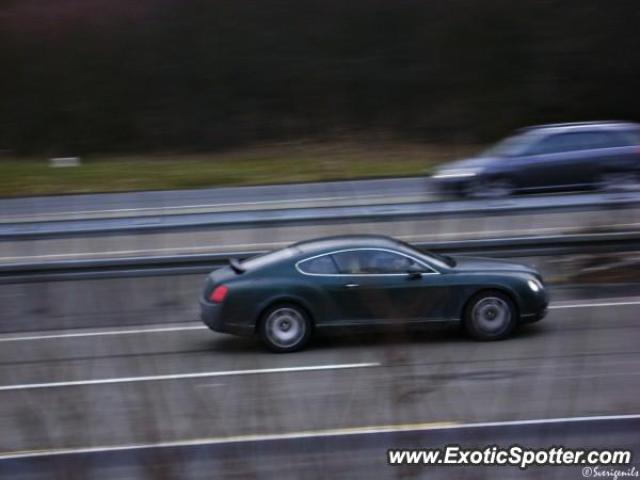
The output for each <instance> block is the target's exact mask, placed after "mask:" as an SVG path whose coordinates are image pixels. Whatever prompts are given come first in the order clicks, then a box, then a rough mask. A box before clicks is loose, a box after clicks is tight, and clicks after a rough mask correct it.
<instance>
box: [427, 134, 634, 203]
mask: <svg viewBox="0 0 640 480" xmlns="http://www.w3.org/2000/svg"><path fill="white" fill-rule="evenodd" d="M431 178H432V181H433V183H434V185H435V186H436V188H437V189H438V190H439V191H441V192H445V193H453V194H458V195H463V196H471V197H501V196H507V195H510V194H512V193H516V192H529V191H531V192H533V191H551V190H574V189H585V188H602V189H606V190H630V189H636V188H637V187H638V185H639V184H640V124H637V123H630V122H583V123H564V124H553V125H542V126H537V127H529V128H525V129H523V130H520V131H518V132H516V134H515V135H513V136H512V137H509V138H507V139H505V140H503V141H501V142H500V143H498V144H496V145H495V146H494V147H492V148H490V149H489V150H487V151H485V152H483V153H481V154H480V155H478V156H477V157H474V158H470V159H466V160H461V161H457V162H453V163H448V164H446V165H444V166H443V167H441V168H440V169H439V170H438V171H436V172H435V173H434V175H433V176H432V177H431Z"/></svg>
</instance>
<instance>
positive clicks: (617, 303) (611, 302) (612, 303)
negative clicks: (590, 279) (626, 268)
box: [549, 299, 640, 310]
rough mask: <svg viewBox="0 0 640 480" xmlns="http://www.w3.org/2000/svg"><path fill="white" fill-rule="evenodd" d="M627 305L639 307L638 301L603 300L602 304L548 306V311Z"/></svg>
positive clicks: (639, 302) (639, 301)
mask: <svg viewBox="0 0 640 480" xmlns="http://www.w3.org/2000/svg"><path fill="white" fill-rule="evenodd" d="M627 305H640V300H622V301H618V300H614V299H611V300H606V299H605V300H604V301H602V302H584V303H568V304H558V305H550V306H549V310H557V309H561V308H597V307H623V306H627Z"/></svg>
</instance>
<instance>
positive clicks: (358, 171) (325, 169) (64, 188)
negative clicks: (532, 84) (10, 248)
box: [0, 142, 472, 197]
mask: <svg viewBox="0 0 640 480" xmlns="http://www.w3.org/2000/svg"><path fill="white" fill-rule="evenodd" d="M471 151H472V149H470V148H468V147H466V148H461V147H458V148H450V147H449V148H445V147H433V146H429V145H420V144H397V143H384V144H359V143H358V144H354V143H335V142H334V143H322V144H303V143H300V144H295V145H291V144H289V145H277V146H265V147H261V148H252V149H245V150H237V151H229V152H223V153H211V154H175V155H172V154H163V155H129V156H118V157H116V156H112V157H107V156H91V157H86V158H82V164H81V165H80V166H78V167H67V168H52V167H50V166H49V164H48V161H47V159H45V158H40V159H37V158H20V159H17V158H0V196H4V197H6V196H22V195H47V194H60V193H93V192H118V191H131V190H166V189H183V188H198V187H209V186H240V185H262V184H273V183H290V182H310V181H323V180H343V179H352V178H372V177H396V176H412V175H423V174H424V173H425V172H427V171H429V170H430V169H431V168H433V166H434V165H436V164H437V163H441V162H443V161H447V160H451V159H453V158H456V157H460V156H463V155H466V154H469V153H470V152H471Z"/></svg>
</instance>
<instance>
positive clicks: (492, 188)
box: [465, 178, 515, 198]
mask: <svg viewBox="0 0 640 480" xmlns="http://www.w3.org/2000/svg"><path fill="white" fill-rule="evenodd" d="M514 190H515V189H514V186H513V183H512V182H511V181H510V180H509V179H507V178H493V179H483V180H475V181H472V182H470V183H469V185H468V186H467V189H466V192H465V193H466V196H468V197H471V198H504V197H510V196H511V195H513V192H514Z"/></svg>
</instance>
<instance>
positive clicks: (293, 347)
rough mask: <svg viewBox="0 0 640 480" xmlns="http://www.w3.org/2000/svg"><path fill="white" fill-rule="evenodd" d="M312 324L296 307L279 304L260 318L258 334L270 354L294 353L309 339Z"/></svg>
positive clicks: (305, 314)
mask: <svg viewBox="0 0 640 480" xmlns="http://www.w3.org/2000/svg"><path fill="white" fill-rule="evenodd" d="M312 329H313V323H312V322H311V318H310V317H309V314H308V313H307V312H306V311H305V310H304V309H302V308H300V307H299V306H298V305H294V304H290V303H280V304H278V305H273V306H272V307H269V308H268V309H267V310H266V311H265V312H264V313H263V314H262V316H261V318H260V323H259V325H258V334H259V335H260V339H261V340H262V342H263V343H264V344H265V346H266V347H267V348H268V349H269V350H271V351H272V352H278V353H286V352H296V351H298V350H301V349H302V348H304V347H305V346H306V345H307V343H309V339H310V338H311V334H312Z"/></svg>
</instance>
